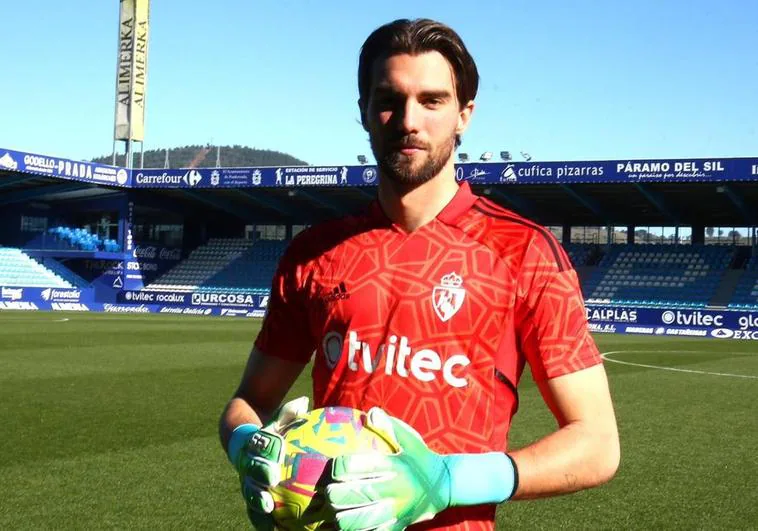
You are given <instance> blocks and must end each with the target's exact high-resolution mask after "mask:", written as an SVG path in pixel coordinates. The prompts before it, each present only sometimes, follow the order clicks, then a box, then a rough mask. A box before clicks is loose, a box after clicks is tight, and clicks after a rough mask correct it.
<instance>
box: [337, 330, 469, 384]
mask: <svg viewBox="0 0 758 531" xmlns="http://www.w3.org/2000/svg"><path fill="white" fill-rule="evenodd" d="M340 343H341V342H340ZM331 354H334V353H331ZM327 355H329V353H327ZM382 359H384V373H385V374H386V375H387V376H392V375H393V374H396V375H398V376H400V377H401V378H411V377H412V378H415V379H416V380H419V381H421V382H431V381H433V380H436V379H437V378H438V377H440V376H441V377H442V379H443V380H444V381H445V383H447V384H448V385H450V386H452V387H466V386H467V385H468V380H467V379H466V378H465V377H463V376H462V374H463V373H464V371H465V368H466V366H468V365H469V364H470V363H471V360H470V359H468V357H467V356H466V355H464V354H455V355H453V356H450V357H449V358H448V359H446V360H444V361H443V360H442V357H441V356H440V355H439V353H437V352H435V351H434V350H432V349H428V348H425V349H421V350H417V351H414V350H413V349H412V348H411V346H410V343H409V340H408V338H407V337H405V336H400V338H398V337H397V336H394V335H393V336H390V338H389V341H388V342H387V343H385V344H384V345H379V347H378V348H377V350H376V352H372V351H371V345H369V344H368V343H364V342H363V341H361V340H360V339H358V334H357V333H356V332H349V333H348V358H347V366H348V369H349V370H351V371H354V372H358V371H361V370H363V371H365V372H367V373H369V374H371V373H373V372H374V371H376V369H377V368H378V367H379V364H380V362H381V361H382ZM332 362H333V363H334V365H336V361H334V360H332ZM334 365H332V367H333V366H334Z"/></svg>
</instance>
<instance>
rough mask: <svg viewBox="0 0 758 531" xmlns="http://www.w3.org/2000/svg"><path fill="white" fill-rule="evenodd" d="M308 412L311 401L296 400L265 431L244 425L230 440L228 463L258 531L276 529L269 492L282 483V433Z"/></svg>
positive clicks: (252, 425) (282, 410)
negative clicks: (238, 480) (229, 462)
mask: <svg viewBox="0 0 758 531" xmlns="http://www.w3.org/2000/svg"><path fill="white" fill-rule="evenodd" d="M307 411H308V397H305V396H304V397H300V398H297V399H295V400H292V401H290V402H287V403H286V404H284V405H283V406H282V407H280V408H279V409H278V410H277V411H276V413H274V416H273V417H272V419H271V420H270V421H269V422H268V424H266V425H265V426H263V427H262V428H259V427H258V426H256V425H254V424H242V425H240V426H238V427H237V428H236V429H235V430H234V431H233V432H232V435H231V437H230V439H229V446H228V454H229V460H230V461H231V462H232V464H233V465H234V467H235V468H236V469H237V473H238V474H239V478H240V486H241V489H242V497H243V498H244V499H245V504H246V505H247V516H248V518H250V522H251V523H252V524H253V527H254V528H255V529H257V530H259V531H268V530H273V529H274V520H273V518H272V517H271V512H272V511H273V510H274V499H273V498H272V497H271V494H270V493H269V492H268V490H267V489H268V488H269V487H273V486H274V485H277V484H278V483H279V482H280V481H281V464H282V461H283V460H284V447H285V446H284V439H283V438H282V435H281V430H282V428H284V427H285V426H287V425H288V424H289V423H290V422H292V421H293V420H294V419H295V418H296V417H298V416H299V415H302V414H304V413H305V412H307Z"/></svg>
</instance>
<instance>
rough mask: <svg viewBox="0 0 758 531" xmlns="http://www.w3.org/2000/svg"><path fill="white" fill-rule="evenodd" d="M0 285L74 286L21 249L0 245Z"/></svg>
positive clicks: (33, 286)
mask: <svg viewBox="0 0 758 531" xmlns="http://www.w3.org/2000/svg"><path fill="white" fill-rule="evenodd" d="M0 285H3V286H23V287H32V288H37V287H38V288H75V287H77V286H75V285H74V284H72V283H71V282H68V281H67V280H65V279H63V278H62V277H61V276H60V275H58V274H56V273H55V272H53V271H51V270H50V269H48V268H46V267H45V266H43V265H42V264H40V263H39V262H37V261H36V260H34V259H33V258H32V257H30V256H29V255H27V254H26V253H25V252H24V251H22V250H21V249H16V248H12V247H0Z"/></svg>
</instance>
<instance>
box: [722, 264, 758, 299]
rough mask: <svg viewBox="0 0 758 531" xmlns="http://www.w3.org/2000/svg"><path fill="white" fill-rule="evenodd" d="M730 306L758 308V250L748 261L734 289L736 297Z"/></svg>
mask: <svg viewBox="0 0 758 531" xmlns="http://www.w3.org/2000/svg"><path fill="white" fill-rule="evenodd" d="M729 308H734V309H738V310H752V309H758V252H754V253H753V256H752V257H751V258H750V260H749V261H748V263H747V266H746V267H745V272H744V273H743V274H742V278H740V281H739V283H738V284H737V289H736V290H735V291H734V297H732V300H731V302H730V303H729Z"/></svg>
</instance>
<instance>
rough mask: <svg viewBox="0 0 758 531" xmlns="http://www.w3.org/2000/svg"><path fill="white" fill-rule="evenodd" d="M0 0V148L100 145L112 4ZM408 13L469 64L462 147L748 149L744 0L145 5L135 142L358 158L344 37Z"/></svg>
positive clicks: (313, 159)
mask: <svg viewBox="0 0 758 531" xmlns="http://www.w3.org/2000/svg"><path fill="white" fill-rule="evenodd" d="M5 4H6V5H4V6H3V9H2V18H3V30H2V32H0V50H2V52H3V53H2V56H3V66H2V71H3V76H2V80H0V147H4V148H11V149H18V150H21V151H33V152H41V153H46V154H50V155H57V156H65V157H70V158H74V159H89V158H91V157H94V156H97V155H101V154H109V153H110V152H111V147H112V138H113V112H114V91H115V70H116V44H117V25H118V2H117V1H115V0H111V1H106V0H67V1H66V2H60V1H51V0H36V1H30V2H6V3H5ZM359 6H360V7H359ZM418 16H425V17H430V18H435V19H438V20H440V21H442V22H445V23H448V24H450V25H451V26H453V27H454V28H455V29H456V30H457V31H458V32H459V33H460V34H461V36H462V37H463V38H464V40H465V42H466V43H467V46H468V47H469V49H470V51H471V52H472V55H473V56H474V57H475V59H476V60H477V63H478V67H479V71H480V75H481V85H480V86H481V88H480V92H479V96H478V98H477V105H478V106H477V109H476V112H475V114H474V119H473V122H472V125H471V128H470V130H469V132H468V133H467V134H466V136H465V137H464V143H463V146H462V148H461V150H462V151H466V152H469V153H470V154H472V155H474V156H476V157H478V155H479V154H480V153H482V152H483V151H490V150H491V151H495V152H498V151H500V150H509V151H511V152H513V153H514V154H517V153H518V152H519V151H522V150H523V151H527V152H529V153H530V154H531V155H532V156H533V157H534V160H583V159H584V160H589V159H634V158H679V157H682V158H684V157H716V156H718V157H738V156H756V155H758V133H757V132H756V130H757V129H758V53H756V50H758V2H752V1H748V0H722V1H718V0H715V1H704V0H693V1H685V0H658V1H654V0H637V1H635V2H618V1H607V0H605V1H602V0H596V1H590V0H576V1H571V2H567V1H565V0H562V1H559V0H545V1H528V0H523V1H522V0H519V1H494V0H491V1H475V0H471V1H468V2H463V1H460V0H456V1H447V0H446V1H435V2H430V1H414V2H410V1H407V0H406V1H394V0H385V1H382V2H362V3H359V2H356V1H342V0H340V1H336V0H335V1H327V0H319V1H316V0H279V1H274V0H268V1H253V0H247V1H243V0H217V1H215V2H207V1H206V2H199V1H195V0H183V1H180V0H154V1H153V2H152V6H151V35H150V43H149V46H150V48H149V65H148V88H147V94H148V96H147V119H146V139H145V149H152V148H159V147H161V148H162V147H174V146H182V145H187V144H196V143H197V144H204V143H208V142H210V143H214V144H222V145H224V144H242V145H247V146H251V147H257V148H267V149H276V150H280V151H284V152H288V153H291V154H293V155H295V156H297V157H299V158H302V159H304V160H306V161H308V162H309V163H312V164H318V165H322V164H342V163H354V162H355V157H356V155H357V154H366V155H369V156H370V149H369V146H368V140H367V137H366V134H365V133H364V132H363V130H362V129H361V127H360V126H359V124H358V123H357V118H358V112H357V105H356V100H357V97H358V91H357V83H356V68H357V59H358V51H359V48H360V46H361V44H362V43H363V41H364V39H365V38H366V36H367V35H368V34H369V33H370V32H371V31H372V30H373V29H374V28H375V27H377V26H379V25H381V24H382V23H384V22H387V21H389V20H392V19H395V18H401V17H409V18H413V17H418ZM517 160H519V157H517Z"/></svg>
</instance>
